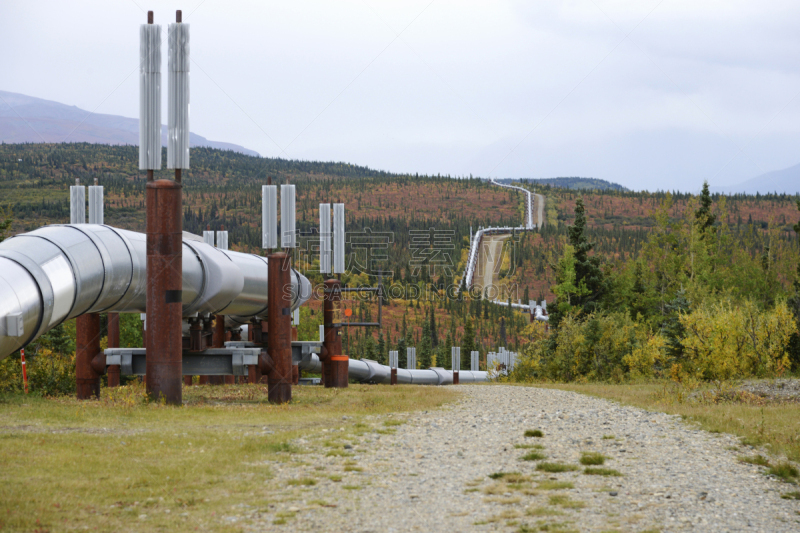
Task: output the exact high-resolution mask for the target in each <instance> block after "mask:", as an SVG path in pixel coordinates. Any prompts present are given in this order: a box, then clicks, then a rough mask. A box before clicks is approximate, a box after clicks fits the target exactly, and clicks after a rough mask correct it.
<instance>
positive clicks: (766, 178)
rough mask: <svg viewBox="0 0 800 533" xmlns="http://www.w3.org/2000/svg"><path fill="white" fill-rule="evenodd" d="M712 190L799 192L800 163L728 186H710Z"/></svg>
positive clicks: (751, 192) (731, 191) (748, 192)
mask: <svg viewBox="0 0 800 533" xmlns="http://www.w3.org/2000/svg"><path fill="white" fill-rule="evenodd" d="M711 191H712V192H719V193H724V194H737V193H745V194H756V193H759V194H771V193H778V194H781V193H786V194H798V193H800V164H798V165H795V166H793V167H789V168H784V169H782V170H773V171H772V172H767V173H765V174H761V175H760V176H756V177H755V178H751V179H749V180H747V181H743V182H742V183H739V184H738V185H732V186H730V187H711Z"/></svg>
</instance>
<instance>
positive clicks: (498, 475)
mask: <svg viewBox="0 0 800 533" xmlns="http://www.w3.org/2000/svg"><path fill="white" fill-rule="evenodd" d="M520 475H522V474H520V473H519V472H495V473H494V474H489V479H503V478H505V477H512V476H514V477H515V476H520Z"/></svg>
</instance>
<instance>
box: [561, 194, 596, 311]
mask: <svg viewBox="0 0 800 533" xmlns="http://www.w3.org/2000/svg"><path fill="white" fill-rule="evenodd" d="M568 235H569V244H570V245H571V246H572V247H573V249H574V250H575V286H576V287H581V285H583V286H584V287H585V289H586V291H585V292H586V293H585V294H581V295H576V296H575V298H574V301H573V302H572V304H573V305H575V306H578V307H583V310H584V312H587V313H589V312H591V311H593V310H594V309H595V307H596V305H595V304H596V301H597V299H598V298H600V296H602V293H603V272H602V271H601V270H600V258H599V257H598V256H596V255H595V256H589V252H591V251H592V249H593V248H594V243H592V242H589V238H588V237H587V236H586V208H585V207H584V205H583V197H579V198H578V200H577V201H576V202H575V224H573V225H572V226H569V228H568ZM582 292H583V291H582Z"/></svg>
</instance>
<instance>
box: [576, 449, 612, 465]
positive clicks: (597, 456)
mask: <svg viewBox="0 0 800 533" xmlns="http://www.w3.org/2000/svg"><path fill="white" fill-rule="evenodd" d="M605 462H606V456H605V455H603V454H602V453H597V452H583V454H582V455H581V464H582V465H584V466H597V465H602V464H604V463H605Z"/></svg>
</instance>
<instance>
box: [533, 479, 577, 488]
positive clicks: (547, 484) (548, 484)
mask: <svg viewBox="0 0 800 533" xmlns="http://www.w3.org/2000/svg"><path fill="white" fill-rule="evenodd" d="M536 488H537V489H541V490H568V489H574V488H575V485H573V484H572V483H570V482H569V481H555V480H552V479H546V480H544V481H540V482H538V483H537V484H536Z"/></svg>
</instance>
